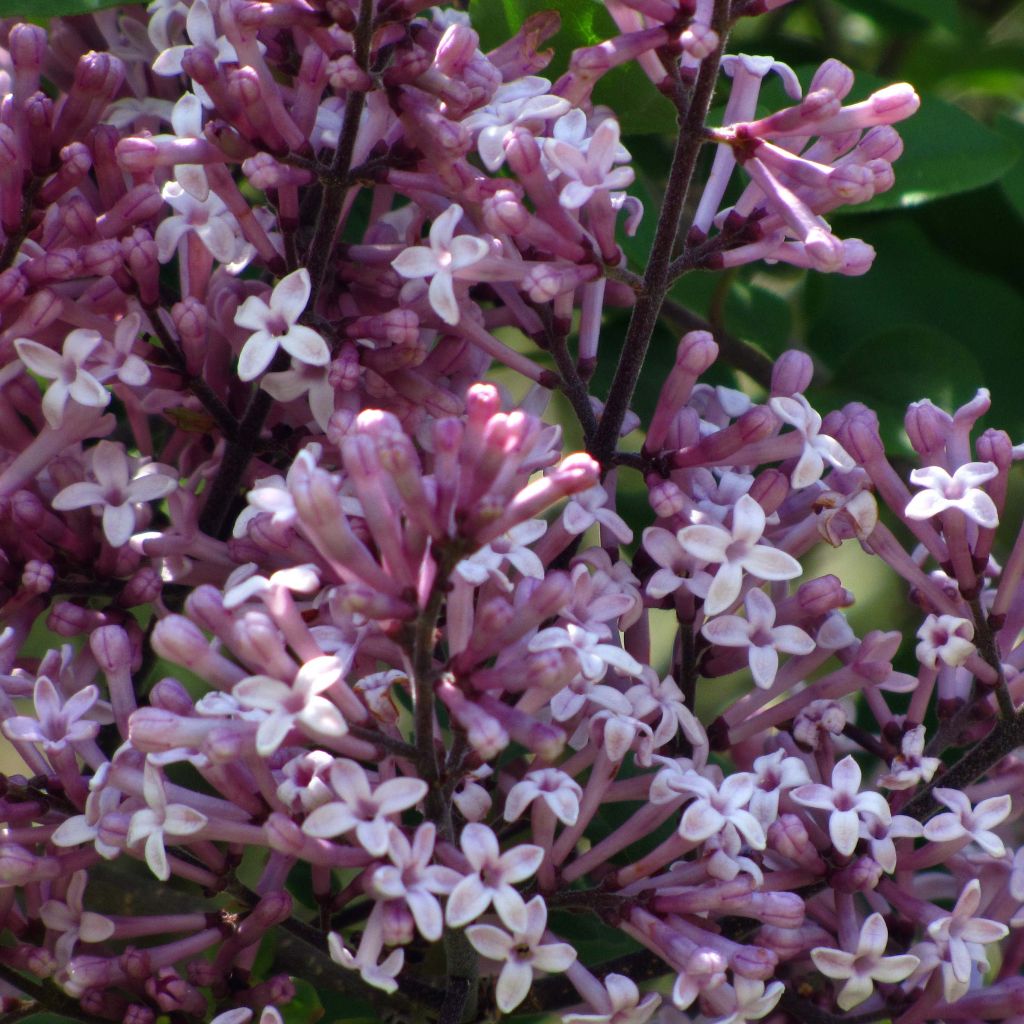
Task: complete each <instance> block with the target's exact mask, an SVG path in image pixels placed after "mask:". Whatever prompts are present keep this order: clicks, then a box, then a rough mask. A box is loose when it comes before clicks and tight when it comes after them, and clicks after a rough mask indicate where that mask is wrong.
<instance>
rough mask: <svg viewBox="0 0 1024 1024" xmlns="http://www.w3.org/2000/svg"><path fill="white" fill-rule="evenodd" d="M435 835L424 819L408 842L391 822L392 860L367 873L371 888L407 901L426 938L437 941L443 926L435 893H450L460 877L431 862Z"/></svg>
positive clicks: (393, 898)
mask: <svg viewBox="0 0 1024 1024" xmlns="http://www.w3.org/2000/svg"><path fill="white" fill-rule="evenodd" d="M436 835H437V830H436V829H435V827H434V825H433V824H432V823H431V822H429V821H425V822H424V823H423V824H422V825H420V826H419V828H417V829H416V834H415V835H414V836H413V841H412V843H410V842H409V840H408V839H406V837H405V835H404V834H403V832H402V831H401V829H398V828H396V827H395V826H394V825H392V826H391V828H390V832H389V839H388V857H389V859H390V860H391V864H388V865H384V866H383V867H379V868H377V869H376V870H375V871H374V872H373V874H372V875H371V876H370V889H371V891H372V892H373V893H374V894H375V895H376V896H378V897H382V898H384V899H388V900H403V901H404V902H405V903H406V905H407V906H408V907H409V911H410V913H411V914H412V917H413V920H414V921H415V922H416V927H417V928H418V929H419V932H420V934H421V935H422V936H423V938H425V939H426V940H427V941H428V942H437V940H438V939H440V938H441V932H442V931H443V930H444V918H443V917H442V914H441V905H440V903H438V901H437V896H438V895H447V894H448V893H450V892H451V891H452V889H454V888H455V886H456V885H457V884H458V882H459V879H460V878H461V877H462V876H461V875H460V874H459V873H458V872H457V871H454V870H452V869H451V868H447V867H444V866H443V865H441V864H431V863H430V858H431V857H432V856H433V854H434V840H435V838H436Z"/></svg>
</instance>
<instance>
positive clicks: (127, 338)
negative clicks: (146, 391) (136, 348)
mask: <svg viewBox="0 0 1024 1024" xmlns="http://www.w3.org/2000/svg"><path fill="white" fill-rule="evenodd" d="M141 328H142V317H141V316H140V315H139V314H138V313H128V314H127V315H125V316H123V317H121V319H120V320H118V321H117V327H115V328H114V340H113V342H112V343H111V344H110V345H109V346H107V347H106V349H107V351H105V352H103V353H102V354H101V355H100V365H99V366H98V367H97V370H96V372H97V375H99V376H101V377H102V378H103V379H104V380H106V379H108V376H109V375H111V374H112V375H113V376H115V377H117V379H118V380H119V381H121V383H122V384H129V385H132V386H135V387H140V386H141V385H143V384H148V383H149V380H150V377H151V373H150V369H149V364H148V363H147V362H146V360H145V359H143V358H142V357H141V356H137V355H135V354H134V353H133V352H132V346H133V345H134V344H135V340H136V339H137V338H138V336H139V332H140V330H141Z"/></svg>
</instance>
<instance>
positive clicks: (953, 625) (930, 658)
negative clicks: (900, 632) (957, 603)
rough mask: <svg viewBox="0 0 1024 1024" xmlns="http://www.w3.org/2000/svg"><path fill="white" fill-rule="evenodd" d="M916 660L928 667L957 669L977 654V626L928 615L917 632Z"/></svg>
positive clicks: (956, 619)
mask: <svg viewBox="0 0 1024 1024" xmlns="http://www.w3.org/2000/svg"><path fill="white" fill-rule="evenodd" d="M917 636H918V639H919V640H920V641H921V642H920V643H919V644H918V645H917V647H916V649H915V653H916V654H917V660H918V661H919V662H921V664H922V665H926V666H927V667H928V668H938V667H939V666H940V663H941V664H942V665H949V666H950V667H952V668H957V667H959V666H960V665H963V664H964V662H965V661H967V659H968V658H969V657H970V656H971V655H972V654H973V653H974V652H975V650H976V649H977V648H975V646H974V644H973V643H972V641H973V639H974V623H973V622H971V621H970V620H969V619H961V618H960V617H958V616H956V615H928V616H927V617H926V618H925V620H924V622H922V623H921V628H920V629H918V631H917Z"/></svg>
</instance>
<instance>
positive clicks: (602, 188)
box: [544, 117, 635, 210]
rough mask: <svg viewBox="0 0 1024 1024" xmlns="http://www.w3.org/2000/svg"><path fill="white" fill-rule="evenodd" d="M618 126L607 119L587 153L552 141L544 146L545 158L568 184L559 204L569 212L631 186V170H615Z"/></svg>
mask: <svg viewBox="0 0 1024 1024" xmlns="http://www.w3.org/2000/svg"><path fill="white" fill-rule="evenodd" d="M620 149H621V147H620V146H619V122H618V121H616V120H615V119H614V118H612V117H608V118H605V120H603V121H602V122H601V123H600V124H599V125H598V126H597V128H595V129H594V134H593V135H592V136H591V138H590V144H589V145H588V146H587V149H586V152H582V151H581V150H579V149H577V148H576V146H574V145H572V144H570V143H568V142H561V141H559V140H558V139H549V140H547V141H546V142H545V144H544V155H545V156H546V157H547V159H548V161H549V163H550V164H551V165H552V166H553V167H554V168H556V169H557V170H558V171H559V172H560V173H561V174H562V175H564V176H565V177H566V178H567V179H568V181H567V182H566V184H565V185H564V186H563V188H562V191H561V193H560V194H559V197H558V201H559V203H561V205H562V206H564V207H565V208H566V209H567V210H578V209H579V208H580V207H581V206H583V205H584V204H585V203H586V202H587V201H588V200H589V199H590V198H591V196H593V195H594V193H595V192H612V191H615V190H617V189H623V188H625V187H626V186H627V185H629V184H631V183H632V181H633V178H634V177H635V175H634V174H633V168H632V167H614V168H613V164H615V163H616V162H618V160H619V158H620V155H621V154H620Z"/></svg>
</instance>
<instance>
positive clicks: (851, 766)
mask: <svg viewBox="0 0 1024 1024" xmlns="http://www.w3.org/2000/svg"><path fill="white" fill-rule="evenodd" d="M860 782H861V771H860V765H858V764H857V762H856V761H855V760H854V759H853V758H852V757H851V756H850V755H847V756H846V757H844V758H843V759H842V761H840V762H839V763H838V764H837V765H836V766H835V768H833V769H832V785H831V786H823V785H821V784H820V783H817V782H812V783H809V784H808V785H806V786H798V787H797V788H796V789H794V790H793V793H792V796H793V799H794V800H796V802H797V803H799V804H803V805H804V806H805V807H817V808H819V809H820V810H823V811H830V812H831V814H830V815H829V819H828V834H829V835H830V836H831V838H832V845H833V846H834V847H835V848H836V850H837V851H838V852H839V853H841V854H843V855H844V856H846V857H849V856H850V854H851V853H853V851H854V848H855V847H856V845H857V840H858V838H859V837H860V816H861V815H862V814H873V815H874V816H875V817H876V818H878V819H879V820H881V821H882V822H884V823H885V824H889V822H891V821H892V813H891V812H890V810H889V805H888V804H887V803H886V801H885V798H884V797H883V796H881V794H879V793H872V792H866V793H861V792H859V790H860Z"/></svg>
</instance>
